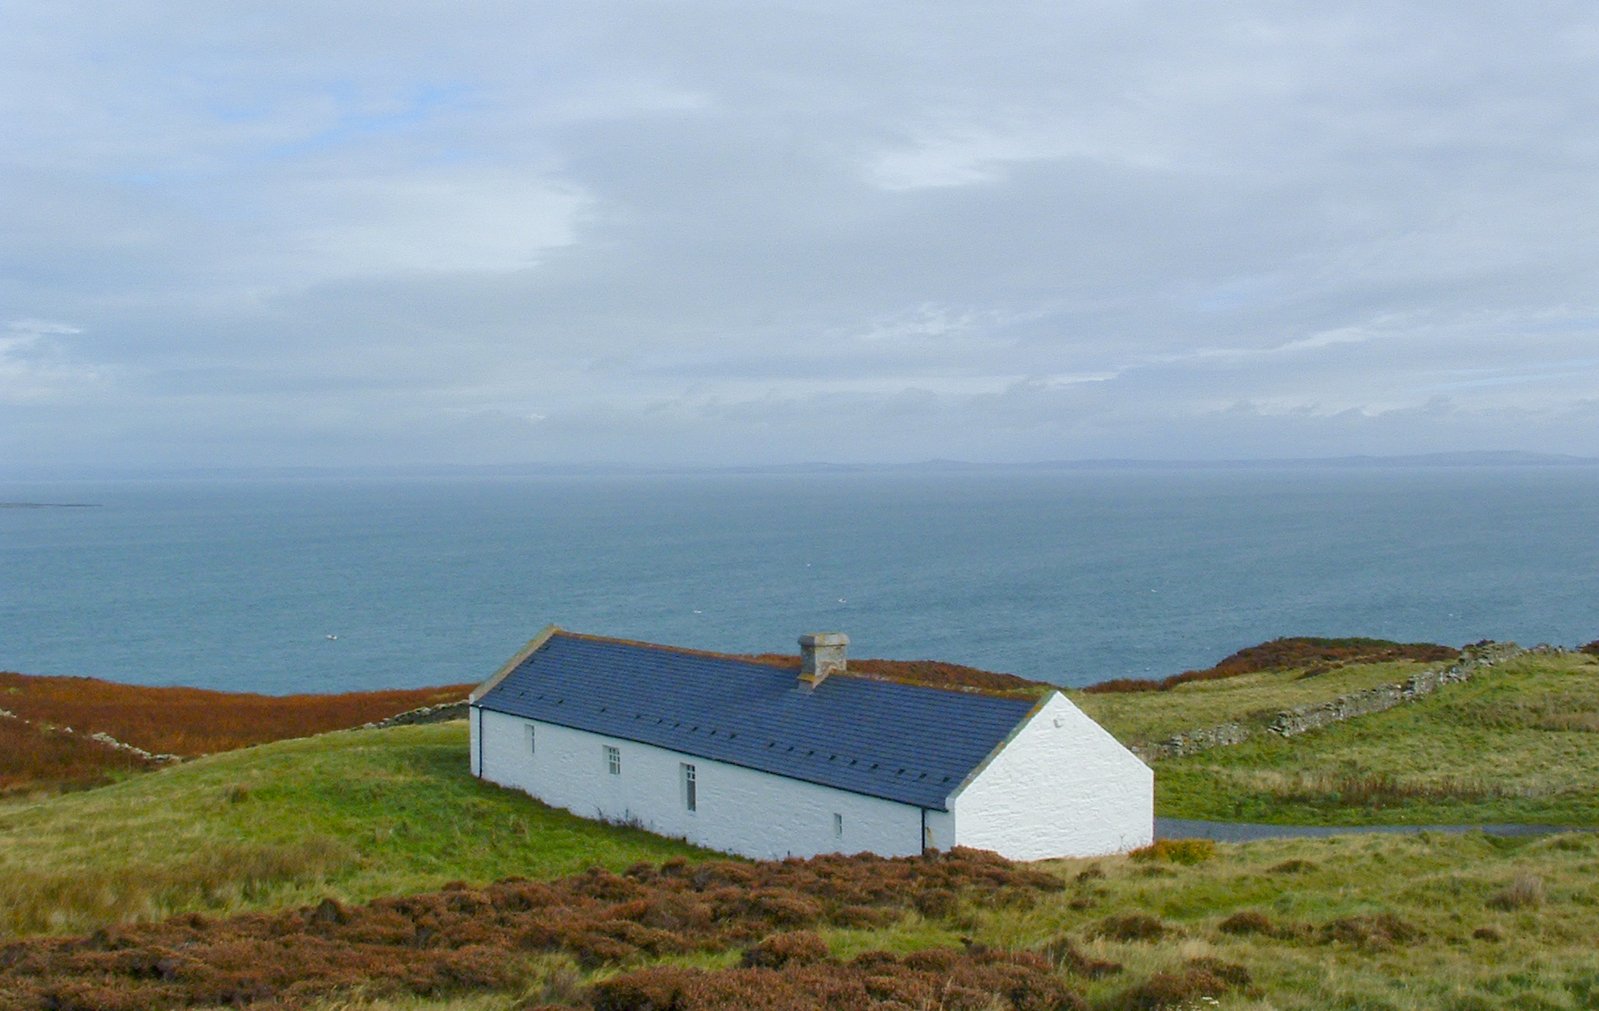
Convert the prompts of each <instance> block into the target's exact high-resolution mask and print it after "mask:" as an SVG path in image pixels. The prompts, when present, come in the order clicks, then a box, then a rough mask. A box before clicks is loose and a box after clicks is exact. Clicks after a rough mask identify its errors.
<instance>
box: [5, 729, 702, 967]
mask: <svg viewBox="0 0 1599 1011" xmlns="http://www.w3.org/2000/svg"><path fill="white" fill-rule="evenodd" d="M466 757H467V732H466V724H465V722H458V723H446V724H436V725H433V726H421V727H402V728H395V729H392V730H382V731H348V732H341V733H332V734H324V735H322V736H320V737H314V738H307V739H302V740H294V741H282V742H279V743H276V744H267V745H262V746H259V747H255V748H247V749H244V750H242V751H235V752H228V753H225V754H220V755H213V756H210V757H208V758H202V759H198V760H196V761H193V762H188V763H185V764H183V765H180V766H175V767H172V768H169V769H164V770H162V771H159V772H152V773H147V774H144V775H140V776H136V777H134V778H131V779H128V780H125V781H123V782H120V783H116V784H114V785H111V786H106V787H102V788H100V789H96V790H89V791H84V792H80V793H72V794H66V795H60V796H46V797H35V798H32V799H28V800H10V801H0V941H3V940H4V938H5V937H6V935H8V934H18V933H34V932H40V931H49V932H81V931H89V930H93V929H95V928H97V927H101V926H105V925H108V924H112V923H117V922H121V921H124V920H138V919H150V918H155V917H161V916H165V915H168V914H171V913H175V912H181V911H189V910H200V911H205V912H214V913H223V912H233V911H237V910H243V909H260V908H274V907H281V906H285V905H294V904H299V903H307V902H316V901H318V900H320V899H322V898H323V897H325V896H333V897H337V898H341V899H349V900H364V899H370V898H374V897H376V896H379V895H388V894H396V893H404V892H416V891H422V890H426V889H432V888H437V887H439V886H440V885H442V884H444V883H445V882H448V881H451V880H454V879H462V880H471V881H487V880H493V879H496V878H501V877H507V876H511V875H523V876H526V877H549V876H553V875H559V874H569V873H574V872H576V871H579V870H582V869H584V868H586V867H589V866H590V865H594V864H598V865H601V866H605V867H610V868H621V867H625V866H627V865H628V864H630V863H633V862H635V861H639V860H654V861H659V860H664V859H666V858H668V857H671V856H675V855H696V854H698V852H699V851H696V850H694V849H692V848H691V847H688V846H686V845H684V844H682V843H677V842H672V841H670V840H666V839H662V838H660V837H658V836H654V835H650V834H648V833H645V832H641V831H637V830H631V829H620V828H614V827H611V826H606V825H600V824H597V823H595V822H591V821H586V820H584V819H581V818H577V817H574V816H572V815H568V814H565V813H563V812H558V811H554V810H552V809H550V808H547V807H544V806H542V805H540V804H536V803H534V802H532V801H531V800H530V799H529V798H528V797H527V796H526V795H525V794H521V793H516V792H513V791H510V790H505V789H501V788H499V787H496V786H492V785H489V784H485V783H482V782H479V781H478V780H475V779H473V778H472V777H471V776H470V775H469V774H468V773H467V761H466Z"/></svg>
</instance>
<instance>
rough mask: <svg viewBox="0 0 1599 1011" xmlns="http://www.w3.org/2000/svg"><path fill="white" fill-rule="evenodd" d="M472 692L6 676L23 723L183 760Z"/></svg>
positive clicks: (0, 676)
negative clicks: (271, 688) (316, 691)
mask: <svg viewBox="0 0 1599 1011" xmlns="http://www.w3.org/2000/svg"><path fill="white" fill-rule="evenodd" d="M471 689H472V686H471V685H445V686H442V687H435V688H409V689H393V690H389V691H376V692H347V693H344V694H339V695H251V694H246V693H242V692H217V691H207V690H204V689H200V688H152V687H148V686H144V685H124V684H117V683H115V682H111V681H101V680H99V679H97V678H83V677H33V676H30V675H27V674H15V673H9V672H0V695H3V696H4V698H5V706H4V708H6V709H9V710H10V711H11V712H13V713H16V714H17V715H18V716H20V717H22V718H23V719H25V720H30V721H32V722H34V723H49V724H53V725H55V726H66V727H72V728H73V729H74V730H76V731H77V732H78V733H80V734H83V735H88V734H91V733H94V732H96V731H102V732H104V733H107V734H110V735H111V736H112V737H115V738H116V739H117V740H119V741H123V742H125V743H128V744H133V745H136V746H138V747H140V748H143V749H144V750H146V751H151V752H155V753H156V754H173V755H185V756H192V755H201V754H209V753H211V752H216V751H231V750H233V749H235V748H243V747H247V746H249V745H252V744H264V743H266V742H267V741H277V740H283V739H284V738H289V737H308V736H310V735H312V734H320V733H323V732H324V731H328V730H342V729H345V728H348V727H359V726H361V725H362V724H364V723H370V722H373V721H375V720H381V719H383V718H384V717H388V716H393V715H395V714H397V713H403V712H405V711H407V710H410V709H416V708H419V707H421V706H431V705H438V704H440V703H445V702H459V701H461V700H462V699H464V698H466V695H467V692H469V691H470V690H471ZM0 722H8V721H0Z"/></svg>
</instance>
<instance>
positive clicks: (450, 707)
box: [362, 699, 467, 730]
mask: <svg viewBox="0 0 1599 1011" xmlns="http://www.w3.org/2000/svg"><path fill="white" fill-rule="evenodd" d="M466 706H467V701H466V699H462V700H461V701H459V702H442V703H440V704H439V705H436V706H423V707H422V708H420V709H409V710H406V711H405V712H403V713H396V714H395V715H393V716H390V717H388V718H386V719H382V720H378V721H377V722H376V723H368V724H365V725H364V726H363V727H362V729H363V730H378V729H382V728H383V727H410V726H415V725H416V724H418V723H447V722H449V721H450V720H464V719H466V716H467V713H466Z"/></svg>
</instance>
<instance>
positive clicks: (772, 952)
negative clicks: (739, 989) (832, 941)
mask: <svg viewBox="0 0 1599 1011" xmlns="http://www.w3.org/2000/svg"><path fill="white" fill-rule="evenodd" d="M827 955H828V950H827V942H826V941H824V940H822V935H821V934H818V933H817V932H816V931H814V930H790V931H787V932H785V933H782V934H773V935H772V936H770V937H767V938H765V939H763V940H762V941H761V943H760V944H757V945H756V946H755V947H753V948H748V949H746V950H745V951H744V955H743V957H742V959H741V960H740V961H739V964H740V965H742V966H744V967H745V968H747V969H781V968H783V967H784V966H785V965H809V964H810V963H812V962H820V961H822V960H824V959H826V958H827Z"/></svg>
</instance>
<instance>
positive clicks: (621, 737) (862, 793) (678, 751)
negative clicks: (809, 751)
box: [482, 706, 1032, 811]
mask: <svg viewBox="0 0 1599 1011" xmlns="http://www.w3.org/2000/svg"><path fill="white" fill-rule="evenodd" d="M482 708H485V709H488V708H489V707H487V706H484V707H482ZM489 711H490V712H495V713H500V714H502V715H505V716H515V717H516V718H517V719H522V720H533V721H535V722H537V723H548V724H549V725H551V726H555V727H565V728H566V729H568V730H576V731H579V732H581V733H585V734H593V735H594V736H595V737H608V738H610V739H611V740H613V741H626V742H627V743H629V744H642V745H644V746H645V747H647V748H660V749H661V750H662V751H670V752H671V753H673V754H675V755H683V756H684V757H686V758H698V759H701V760H703V761H706V762H720V763H722V764H723V765H732V766H735V767H737V768H740V769H749V770H750V771H751V772H759V773H761V774H762V775H766V776H777V777H778V778H780V779H789V780H793V781H794V782H796V783H810V784H811V785H813V786H825V787H827V788H828V789H830V790H839V791H841V792H843V793H853V794H855V795H856V796H858V797H871V798H872V799H873V800H886V801H888V802H889V803H890V804H903V805H905V806H906V807H915V808H925V809H927V810H929V811H947V810H949V808H948V806H947V801H945V802H944V803H935V804H919V803H917V802H915V801H910V800H905V799H903V798H900V797H890V796H888V795H887V794H884V793H871V792H868V791H866V790H852V789H850V788H849V787H847V786H839V785H838V784H836V783H829V782H826V781H824V780H822V779H819V778H818V779H807V778H805V777H804V776H796V775H794V774H793V773H789V772H778V771H776V770H773V769H765V768H762V767H760V766H758V765H750V764H748V763H746V762H739V761H736V760H734V759H731V758H719V757H715V756H712V755H703V754H700V753H699V752H697V751H685V750H683V749H682V748H673V747H668V746H667V745H665V744H657V743H656V742H654V741H646V740H644V739H642V738H638V737H629V736H628V735H627V734H617V733H608V732H605V731H600V730H590V729H589V728H587V727H581V726H578V725H577V724H575V723H564V722H562V721H560V720H552V719H550V718H549V717H547V716H523V715H521V714H520V713H513V712H509V711H507V710H503V709H489ZM1031 715H1032V714H1031V713H1029V714H1028V716H1029V718H1031ZM1022 722H1024V723H1025V722H1026V721H1025V720H1023V721H1022Z"/></svg>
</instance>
